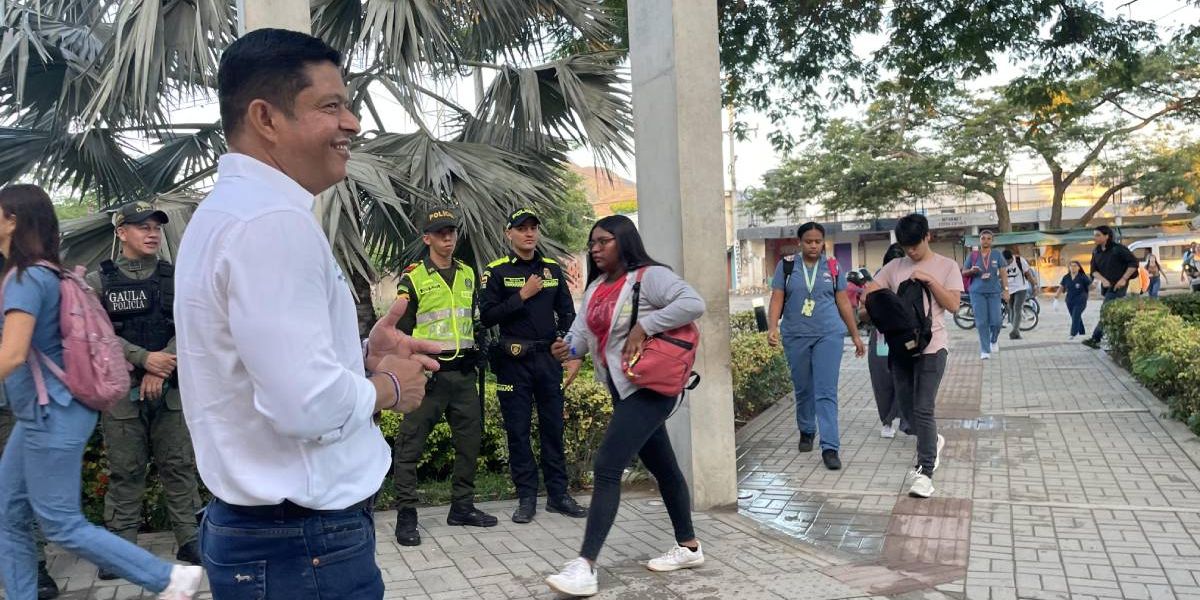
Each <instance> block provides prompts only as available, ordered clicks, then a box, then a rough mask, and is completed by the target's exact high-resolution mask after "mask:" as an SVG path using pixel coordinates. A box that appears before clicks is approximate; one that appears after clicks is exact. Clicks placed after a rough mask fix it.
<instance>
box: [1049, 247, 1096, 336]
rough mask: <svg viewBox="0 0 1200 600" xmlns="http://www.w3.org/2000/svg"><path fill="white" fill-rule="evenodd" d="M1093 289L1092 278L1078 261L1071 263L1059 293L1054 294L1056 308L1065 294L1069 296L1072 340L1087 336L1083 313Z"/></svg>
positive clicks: (1060, 285)
mask: <svg viewBox="0 0 1200 600" xmlns="http://www.w3.org/2000/svg"><path fill="white" fill-rule="evenodd" d="M1091 288H1092V278H1091V277H1088V276H1087V274H1086V273H1084V272H1083V265H1082V264H1081V263H1080V262H1079V261H1077V260H1073V261H1071V266H1070V267H1069V271H1068V273H1067V274H1066V275H1063V278H1062V281H1060V282H1059V283H1058V293H1056V294H1054V305H1055V306H1056V307H1057V306H1058V299H1059V298H1061V297H1062V296H1063V294H1066V296H1067V314H1069V315H1071V339H1075V336H1077V335H1086V334H1087V329H1086V328H1085V327H1084V326H1083V311H1084V310H1085V309H1087V301H1088V290H1090V289H1091Z"/></svg>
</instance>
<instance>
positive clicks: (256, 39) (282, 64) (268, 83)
mask: <svg viewBox="0 0 1200 600" xmlns="http://www.w3.org/2000/svg"><path fill="white" fill-rule="evenodd" d="M321 62H330V63H333V65H334V66H337V67H341V66H342V54H341V53H340V52H338V51H337V50H334V49H333V48H330V47H329V45H328V44H326V43H325V42H323V41H321V39H320V38H315V37H313V36H311V35H308V34H307V33H300V32H298V31H288V30H286V29H256V30H254V31H251V32H250V33H247V34H246V35H244V36H242V37H240V38H238V39H237V40H234V42H233V43H232V44H230V45H229V47H228V48H226V49H225V53H224V54H222V55H221V65H220V67H218V69H217V96H218V98H219V99H220V104H221V124H222V126H223V127H224V129H225V137H226V139H228V138H231V137H233V134H234V133H236V132H237V130H238V127H240V126H241V124H242V119H243V118H244V117H245V115H246V109H247V108H248V107H249V106H250V103H251V102H253V101H254V100H256V99H262V100H266V101H267V102H270V103H271V104H272V105H274V106H277V107H279V108H280V109H282V110H283V112H284V113H285V114H287V115H288V116H289V117H290V116H292V109H293V108H295V103H296V96H297V95H299V94H300V92H301V90H303V89H304V88H306V87H308V86H310V85H312V81H311V80H309V78H308V76H307V75H306V74H305V72H304V70H305V68H306V67H308V65H311V64H314V63H321Z"/></svg>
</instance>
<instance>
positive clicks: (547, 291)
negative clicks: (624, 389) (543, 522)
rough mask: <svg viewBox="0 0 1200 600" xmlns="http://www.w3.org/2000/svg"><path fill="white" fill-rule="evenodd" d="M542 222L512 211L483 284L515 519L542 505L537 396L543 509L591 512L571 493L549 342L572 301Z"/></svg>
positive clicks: (482, 308) (569, 315)
mask: <svg viewBox="0 0 1200 600" xmlns="http://www.w3.org/2000/svg"><path fill="white" fill-rule="evenodd" d="M540 223H541V222H540V220H539V219H538V216H537V215H536V214H534V212H533V211H531V210H529V209H526V208H522V209H518V210H517V211H515V212H513V213H512V214H511V215H509V218H508V225H507V227H506V228H505V235H506V236H507V237H508V242H509V244H510V245H511V246H512V251H511V252H509V253H508V255H506V256H504V257H502V258H499V259H496V260H494V261H492V262H491V263H489V264H488V266H487V269H485V270H484V272H483V277H482V279H481V281H480V284H479V285H480V295H479V316H480V322H481V323H482V324H483V326H484V327H492V326H494V325H499V326H500V340H499V343H498V344H496V346H494V348H493V350H492V352H491V359H492V362H491V364H492V372H493V373H495V374H496V395H497V397H498V398H499V400H500V412H501V414H503V416H504V430H505V432H506V433H507V434H508V456H509V460H508V463H509V468H510V469H511V471H512V478H513V484H514V485H515V486H516V488H517V498H518V502H517V510H516V511H515V512H513V515H512V520H513V522H514V523H528V522H530V521H532V520H533V515H534V514H535V513H536V512H537V493H538V472H537V464H536V463H535V462H534V460H533V449H532V448H531V447H530V441H529V433H530V429H531V420H532V417H533V407H534V405H535V402H536V405H537V415H538V439H539V441H540V442H541V456H542V474H543V476H544V477H545V481H546V494H547V496H548V499H547V501H546V510H547V511H550V512H556V513H561V514H564V515H567V516H569V517H576V518H581V517H586V516H587V509H586V508H584V507H582V506H579V504H578V503H577V502H575V499H574V498H572V497H571V496H570V495H568V494H567V464H566V457H565V455H564V452H563V390H562V378H563V368H562V363H561V362H559V361H558V360H557V359H556V358H554V357H553V356H551V354H550V345H551V344H553V343H554V341H555V340H560V339H562V337H563V336H564V335H565V334H564V332H566V331H568V330H570V328H571V322H572V321H574V320H575V303H574V302H573V301H572V300H571V291H570V290H569V289H568V288H567V280H566V278H565V277H563V271H562V268H561V267H560V266H559V265H558V262H557V261H555V260H554V259H552V258H550V257H547V256H544V255H542V253H541V252H539V251H538V249H537V245H538V240H539V238H540V233H541V232H540V231H539V225H540Z"/></svg>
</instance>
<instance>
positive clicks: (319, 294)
mask: <svg viewBox="0 0 1200 600" xmlns="http://www.w3.org/2000/svg"><path fill="white" fill-rule="evenodd" d="M340 64H341V56H340V55H339V54H338V52H337V51H335V50H333V49H332V48H330V47H329V46H327V45H326V44H325V43H324V42H322V41H321V40H319V39H317V38H315V37H312V36H309V35H307V34H303V33H297V32H292V31H284V30H278V29H263V30H258V31H254V32H251V33H248V34H246V35H245V36H243V37H242V38H241V39H238V40H237V41H235V42H234V43H233V44H231V45H230V46H229V48H228V49H227V50H226V51H225V53H224V55H223V56H222V57H221V63H220V69H219V71H218V76H217V77H218V89H219V95H220V105H221V118H222V122H223V127H224V129H225V135H226V138H227V140H228V143H229V149H230V153H228V154H226V155H224V156H222V157H221V160H220V164H219V166H218V169H217V182H216V184H215V185H214V186H213V189H212V192H211V193H210V194H209V195H208V197H207V198H206V199H205V200H204V202H202V203H201V204H200V207H199V208H198V209H197V210H196V213H195V215H194V216H193V217H192V220H191V222H190V223H189V225H188V229H187V232H186V233H185V234H184V236H183V241H182V242H181V244H180V249H179V260H178V262H177V265H176V282H177V283H176V295H175V309H174V312H175V321H176V322H175V326H176V337H177V350H178V361H179V375H180V390H181V392H182V398H183V408H184V414H185V416H186V418H187V423H188V428H189V429H190V431H191V434H192V440H193V444H194V446H195V451H196V466H197V468H198V469H199V471H200V476H201V478H202V479H203V480H204V483H205V484H206V485H207V486H208V489H209V490H211V491H212V493H213V496H214V499H213V501H212V503H210V504H209V505H208V507H207V508H206V509H205V511H204V517H203V520H202V522H201V531H200V543H201V553H202V555H203V558H204V567H205V569H206V570H207V571H208V575H209V581H210V583H211V586H212V593H213V598H214V599H215V600H222V599H225V598H247V597H256V598H267V599H276V598H279V599H282V598H287V599H289V600H296V599H305V598H341V599H360V598H361V599H366V598H382V597H383V591H384V588H383V580H382V577H381V575H380V571H379V568H378V566H377V565H376V564H375V530H374V523H373V517H372V514H371V511H372V499H373V498H374V496H375V493H376V492H377V491H378V489H379V487H380V485H381V484H382V482H383V478H384V475H385V474H386V473H387V471H388V469H389V467H390V465H391V453H390V450H389V448H388V445H387V443H386V442H385V441H384V438H383V435H382V433H381V432H380V430H379V427H378V426H377V425H376V423H375V420H374V419H373V416H374V415H376V414H377V413H379V412H380V411H382V410H398V411H402V412H409V411H411V410H413V409H415V408H416V407H417V406H419V405H420V402H421V399H422V398H423V396H424V391H425V382H426V376H427V374H428V371H432V370H436V369H437V362H436V361H435V360H433V359H431V358H429V357H428V356H425V353H429V352H437V348H436V346H433V345H430V344H426V343H424V342H419V341H416V340H413V339H411V338H409V337H408V336H405V335H404V334H402V333H401V332H400V331H398V330H397V329H396V327H395V324H396V321H397V320H398V319H399V316H400V315H401V314H403V312H404V308H405V302H404V301H398V302H397V304H396V305H394V306H392V308H391V310H390V311H389V312H388V314H387V316H385V317H384V318H383V319H381V320H380V321H379V322H378V323H377V324H376V326H375V328H374V329H373V330H372V332H371V337H370V338H369V340H368V342H367V347H366V352H365V354H366V356H365V357H364V348H363V346H362V345H361V344H360V341H359V337H358V323H357V318H356V311H355V305H354V300H353V297H352V295H351V291H350V288H349V285H348V283H347V280H346V277H345V275H344V274H343V273H342V272H341V270H340V269H339V268H338V266H337V263H336V262H335V261H334V258H333V254H332V251H331V249H330V245H329V241H328V239H327V238H326V237H325V235H324V233H323V232H322V230H321V228H320V227H319V225H318V223H317V221H316V218H315V217H314V215H313V212H312V209H313V202H314V195H315V194H317V193H320V192H321V191H323V190H325V189H327V188H328V187H330V186H331V185H333V184H335V183H337V182H338V181H340V180H341V179H342V178H344V177H345V175H346V162H347V161H348V159H349V157H350V150H349V147H350V139H351V138H352V137H353V136H354V135H355V134H357V133H358V130H359V125H358V120H357V119H356V118H355V117H354V115H353V114H351V112H350V109H349V103H350V101H349V98H348V95H347V92H346V87H345V84H344V83H343V81H342V76H341V71H340V69H339V66H340ZM364 367H365V368H366V369H370V370H371V371H372V372H373V373H374V375H372V376H370V377H368V376H367V375H366V373H365V370H364ZM301 574H303V576H301Z"/></svg>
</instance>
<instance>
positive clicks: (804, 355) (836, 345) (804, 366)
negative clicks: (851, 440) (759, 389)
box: [783, 333, 846, 451]
mask: <svg viewBox="0 0 1200 600" xmlns="http://www.w3.org/2000/svg"><path fill="white" fill-rule="evenodd" d="M845 339H846V336H845V334H842V333H838V334H835V335H827V336H824V337H794V338H785V339H784V340H783V352H784V354H785V355H787V361H788V368H789V369H790V370H791V372H792V390H793V391H795V392H796V427H797V428H798V429H799V430H800V433H817V431H818V429H819V430H820V433H821V450H833V451H837V450H838V448H840V447H841V440H840V438H839V436H838V371H839V370H840V369H841V367H842V350H843V346H842V342H843V340H845Z"/></svg>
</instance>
